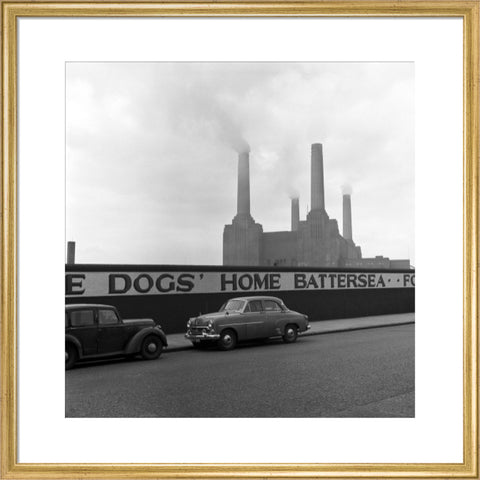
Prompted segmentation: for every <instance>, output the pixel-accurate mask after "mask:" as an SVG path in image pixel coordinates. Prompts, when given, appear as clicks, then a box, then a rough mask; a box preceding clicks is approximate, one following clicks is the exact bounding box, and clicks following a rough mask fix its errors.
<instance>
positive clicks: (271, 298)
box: [230, 295, 283, 303]
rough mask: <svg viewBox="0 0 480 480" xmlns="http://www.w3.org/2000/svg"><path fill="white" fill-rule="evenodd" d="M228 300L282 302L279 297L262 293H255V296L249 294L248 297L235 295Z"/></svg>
mask: <svg viewBox="0 0 480 480" xmlns="http://www.w3.org/2000/svg"><path fill="white" fill-rule="evenodd" d="M230 300H247V301H248V300H275V301H277V302H280V303H283V300H282V299H281V298H278V297H269V296H266V295H263V296H259V295H255V296H253V295H252V296H250V297H235V298H231V299H230Z"/></svg>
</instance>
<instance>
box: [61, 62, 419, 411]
mask: <svg viewBox="0 0 480 480" xmlns="http://www.w3.org/2000/svg"><path fill="white" fill-rule="evenodd" d="M414 82H415V65H414V63H413V62H67V63H66V65H65V89H66V98H65V105H66V108H65V122H66V132H65V141H66V152H65V169H66V178H65V222H66V232H65V370H66V371H65V416H66V417H70V418H79V417H90V418H99V417H111V418H113V417H115V418H119V417H120V418H133V417H136V418H142V417H150V418H152V417H162V418H178V417H183V418H210V417H222V418H313V417H317V418H321V417H329V418H339V417H343V418H345V417H349V418H359V417H362V418H363V417H366V418H398V417H410V418H413V417H415V264H416V262H415V137H414V132H415V122H414V119H415V109H414V101H415V90H414ZM62 265H63V264H62Z"/></svg>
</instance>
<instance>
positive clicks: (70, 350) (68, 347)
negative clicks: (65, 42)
mask: <svg viewBox="0 0 480 480" xmlns="http://www.w3.org/2000/svg"><path fill="white" fill-rule="evenodd" d="M77 360H78V351H77V349H76V347H75V346H74V345H73V344H71V343H66V344H65V370H70V369H71V368H73V366H74V365H75V364H76V363H77Z"/></svg>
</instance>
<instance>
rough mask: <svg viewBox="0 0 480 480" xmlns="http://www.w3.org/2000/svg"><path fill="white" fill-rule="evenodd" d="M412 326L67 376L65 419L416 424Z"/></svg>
mask: <svg viewBox="0 0 480 480" xmlns="http://www.w3.org/2000/svg"><path fill="white" fill-rule="evenodd" d="M414 332H415V326H414V325H403V326H395V327H384V328H372V329H368V330H361V331H352V332H342V333H335V334H326V335H316V336H310V337H303V338H301V337H300V338H299V339H298V340H297V342H296V343H294V344H289V345H286V344H284V343H282V342H281V341H277V340H271V341H269V342H268V343H266V344H250V345H245V346H239V347H237V349H235V350H233V351H230V352H221V351H217V350H205V351H204V350H200V351H198V350H186V351H180V352H171V353H164V354H162V356H161V357H160V359H158V360H155V361H150V362H149V361H143V360H140V359H138V360H133V361H125V360H115V361H109V362H106V363H105V362H104V363H100V362H97V363H94V364H92V363H90V364H86V365H80V366H78V367H77V368H75V369H73V370H70V371H68V372H66V378H65V384H66V398H65V400H66V408H65V410H66V416H67V417H413V416H415V360H414V358H415V357H414V355H415V350H414V347H415V345H414V343H415V342H414Z"/></svg>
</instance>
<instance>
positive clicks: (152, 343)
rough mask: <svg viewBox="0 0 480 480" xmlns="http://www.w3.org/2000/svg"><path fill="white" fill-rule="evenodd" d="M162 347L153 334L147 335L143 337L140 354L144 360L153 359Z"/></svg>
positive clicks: (158, 354) (160, 351)
mask: <svg viewBox="0 0 480 480" xmlns="http://www.w3.org/2000/svg"><path fill="white" fill-rule="evenodd" d="M162 349H163V343H162V341H161V340H160V339H159V338H158V337H156V336H155V335H148V336H146V337H145V338H144V339H143V342H142V347H141V349H140V354H141V355H142V357H143V358H144V359H145V360H155V359H157V358H158V357H159V356H160V355H161V353H162Z"/></svg>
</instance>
